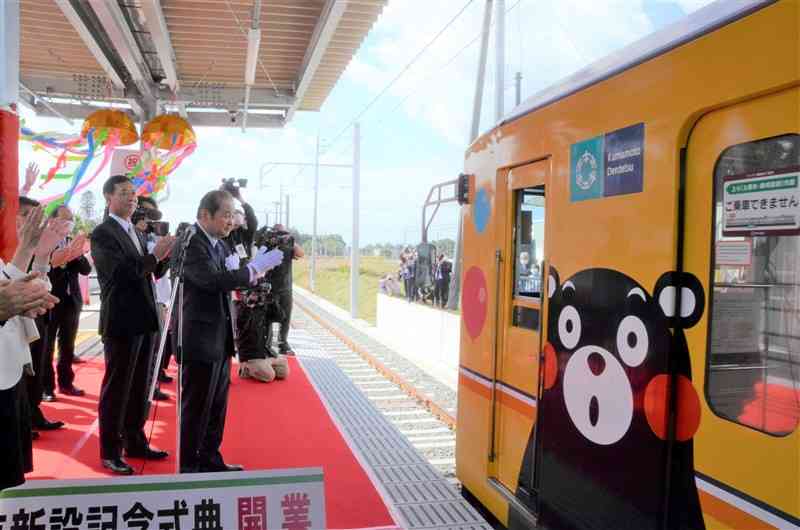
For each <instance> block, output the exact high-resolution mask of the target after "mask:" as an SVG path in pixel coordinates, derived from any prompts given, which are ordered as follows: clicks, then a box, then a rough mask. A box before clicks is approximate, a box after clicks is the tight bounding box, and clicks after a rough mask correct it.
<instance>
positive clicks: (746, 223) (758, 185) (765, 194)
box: [722, 169, 800, 237]
mask: <svg viewBox="0 0 800 530" xmlns="http://www.w3.org/2000/svg"><path fill="white" fill-rule="evenodd" d="M723 203H724V204H723V207H724V208H725V213H724V215H723V225H722V235H724V236H726V237H727V236H752V235H762V234H784V235H797V234H800V171H798V170H797V169H793V170H792V171H790V172H784V173H774V172H768V173H758V174H755V175H744V176H742V175H739V176H730V177H725V178H724V181H723Z"/></svg>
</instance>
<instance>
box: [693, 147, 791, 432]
mask: <svg viewBox="0 0 800 530" xmlns="http://www.w3.org/2000/svg"><path fill="white" fill-rule="evenodd" d="M799 181H800V135H796V134H792V135H784V136H779V137H775V138H769V139H765V140H758V141H754V142H749V143H746V144H740V145H735V146H732V147H729V148H728V149H726V150H725V151H724V152H723V153H722V154H721V155H720V158H719V160H717V165H716V168H715V170H714V197H715V199H714V232H715V237H714V249H713V250H714V252H713V256H714V269H713V277H712V281H713V292H712V293H710V295H711V296H710V298H711V313H710V314H711V321H710V332H709V334H710V346H709V356H708V365H707V367H706V369H707V378H706V396H707V399H708V402H709V405H710V406H711V408H712V410H714V412H715V413H716V414H718V415H720V416H722V417H724V418H726V419H729V420H731V421H735V422H737V423H741V424H743V425H747V426H749V427H752V428H754V429H758V430H760V431H763V432H766V433H769V434H773V435H778V436H782V435H787V434H789V433H791V432H792V431H794V430H795V429H796V428H797V425H798V422H800V182H799Z"/></svg>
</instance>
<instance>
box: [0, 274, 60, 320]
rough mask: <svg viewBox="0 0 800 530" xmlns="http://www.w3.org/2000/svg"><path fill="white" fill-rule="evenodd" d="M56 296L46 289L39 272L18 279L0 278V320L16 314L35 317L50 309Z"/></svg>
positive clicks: (55, 300) (56, 300)
mask: <svg viewBox="0 0 800 530" xmlns="http://www.w3.org/2000/svg"><path fill="white" fill-rule="evenodd" d="M57 302H58V298H56V297H55V296H53V295H51V294H50V293H49V292H48V291H47V284H46V283H45V282H43V281H42V280H41V275H40V274H39V273H33V274H29V275H27V276H26V277H24V278H20V279H18V280H0V320H8V319H9V318H12V317H15V316H17V315H23V316H27V317H31V318H34V317H37V316H39V315H42V314H44V313H46V312H47V310H49V309H52V308H53V306H55V304H56V303H57Z"/></svg>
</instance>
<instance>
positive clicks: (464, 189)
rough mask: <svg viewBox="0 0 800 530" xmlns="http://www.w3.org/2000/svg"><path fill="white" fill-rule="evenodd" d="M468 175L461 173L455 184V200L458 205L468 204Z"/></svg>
mask: <svg viewBox="0 0 800 530" xmlns="http://www.w3.org/2000/svg"><path fill="white" fill-rule="evenodd" d="M469 177H470V176H469V175H467V174H465V173H461V174H459V175H458V183H457V184H456V200H457V201H458V204H461V205H464V204H469Z"/></svg>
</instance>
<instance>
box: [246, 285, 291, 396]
mask: <svg viewBox="0 0 800 530" xmlns="http://www.w3.org/2000/svg"><path fill="white" fill-rule="evenodd" d="M270 290H271V287H270V284H269V283H268V282H266V280H264V279H263V278H262V279H261V280H259V282H258V284H257V285H255V286H254V287H253V288H252V289H247V290H243V291H239V292H238V300H237V302H236V305H237V307H236V345H237V350H238V352H239V377H241V378H243V379H247V378H252V379H256V380H258V381H263V382H264V383H269V382H270V381H273V380H274V379H286V378H287V377H288V376H289V363H288V362H286V357H285V356H283V355H278V354H276V353H275V352H274V351H272V348H270V347H269V342H268V340H269V334H268V332H267V328H268V326H270V325H271V322H272V320H273V319H274V318H276V313H278V312H280V308H279V307H278V306H277V304H276V303H275V299H274V298H273V297H272V296H271V293H270Z"/></svg>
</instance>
